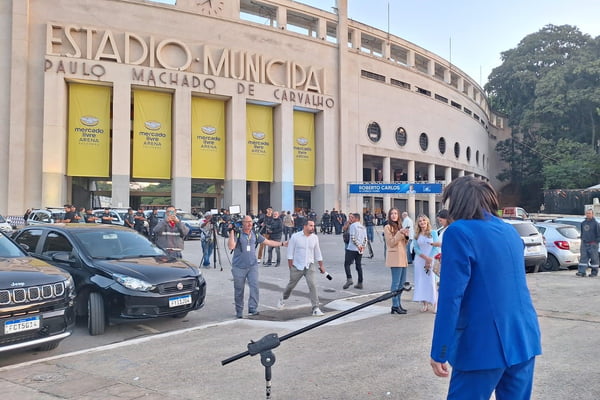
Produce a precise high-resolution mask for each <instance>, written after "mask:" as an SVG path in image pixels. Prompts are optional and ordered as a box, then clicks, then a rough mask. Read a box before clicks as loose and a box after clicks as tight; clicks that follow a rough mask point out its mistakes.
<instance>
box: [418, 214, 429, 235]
mask: <svg viewBox="0 0 600 400" xmlns="http://www.w3.org/2000/svg"><path fill="white" fill-rule="evenodd" d="M421 218H422V219H424V220H425V221H427V226H426V227H425V229H423V230H421V225H419V220H420V219H421ZM415 225H417V227H416V228H415V240H416V239H418V238H419V235H420V234H421V233H422V234H423V235H424V236H427V237H431V221H430V220H429V217H428V216H427V215H425V214H420V215H419V216H418V217H417V223H416V224H415Z"/></svg>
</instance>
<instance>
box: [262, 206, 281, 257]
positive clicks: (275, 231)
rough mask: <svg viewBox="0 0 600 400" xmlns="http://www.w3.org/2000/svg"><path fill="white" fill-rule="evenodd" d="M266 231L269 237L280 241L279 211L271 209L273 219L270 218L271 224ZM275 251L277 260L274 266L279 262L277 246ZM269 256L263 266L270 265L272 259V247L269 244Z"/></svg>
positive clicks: (279, 250)
mask: <svg viewBox="0 0 600 400" xmlns="http://www.w3.org/2000/svg"><path fill="white" fill-rule="evenodd" d="M267 233H268V234H269V239H271V240H273V241H281V236H282V234H283V219H281V218H280V217H279V211H273V219H272V220H271V225H270V226H269V227H267ZM275 251H276V252H277V262H276V263H275V266H276V267H279V264H280V263H281V249H280V248H279V247H275ZM268 254H269V258H268V260H267V262H266V263H265V266H266V267H268V266H270V265H271V264H272V263H271V260H272V259H273V247H271V246H269V253H268Z"/></svg>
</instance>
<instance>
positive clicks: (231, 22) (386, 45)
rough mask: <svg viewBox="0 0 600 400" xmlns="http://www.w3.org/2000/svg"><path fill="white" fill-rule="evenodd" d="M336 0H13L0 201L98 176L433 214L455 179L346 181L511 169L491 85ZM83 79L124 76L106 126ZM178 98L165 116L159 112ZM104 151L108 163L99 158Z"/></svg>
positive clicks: (202, 199)
mask: <svg viewBox="0 0 600 400" xmlns="http://www.w3.org/2000/svg"><path fill="white" fill-rule="evenodd" d="M332 6H335V7H334V8H333V11H334V12H327V11H324V10H319V9H316V8H313V7H310V6H306V5H303V4H300V3H297V2H294V1H291V0H227V1H224V0H205V1H199V0H177V1H176V2H175V4H163V3H157V2H153V1H149V0H102V1H98V0H53V1H47V0H7V1H3V2H0V55H1V58H0V82H2V83H3V84H2V85H0V129H1V132H0V174H1V177H0V213H3V214H9V215H19V214H22V212H23V210H24V209H25V208H27V207H46V206H60V205H62V204H64V203H75V204H77V205H80V206H84V207H90V206H94V205H95V204H92V203H93V202H94V198H95V197H94V196H98V195H99V194H102V195H104V196H107V197H108V198H110V199H111V200H110V201H111V204H112V206H114V207H122V206H128V205H137V204H135V203H139V199H140V198H141V196H143V195H147V194H148V193H147V192H145V191H144V189H143V188H146V187H147V186H148V185H149V184H152V183H156V182H167V183H170V184H171V186H170V187H171V189H170V192H168V193H164V195H165V196H168V197H170V202H171V203H173V204H174V205H176V206H177V207H180V208H183V209H188V210H189V209H190V208H192V207H198V208H203V209H211V208H221V207H227V206H229V205H240V207H241V211H242V213H247V212H257V211H258V210H259V209H263V208H266V207H267V206H272V207H274V208H275V209H281V210H292V209H294V208H296V207H310V208H313V209H314V210H315V211H317V213H322V212H323V211H324V210H325V209H331V208H336V209H338V210H339V209H342V210H343V211H361V210H362V209H363V208H370V209H372V210H377V209H382V210H386V211H387V209H389V207H391V206H397V207H399V208H401V209H403V210H408V211H409V212H410V214H411V215H413V216H414V215H415V214H417V213H420V212H423V213H425V214H429V215H430V216H433V214H434V213H435V211H436V209H438V208H439V207H440V205H439V195H436V194H427V193H417V194H410V193H396V194H394V193H392V194H376V193H366V194H364V193H363V194H359V195H354V194H350V193H349V190H348V184H349V183H359V182H382V183H395V182H403V183H421V182H425V183H434V182H439V183H448V182H450V181H451V180H452V179H454V178H456V177H458V176H462V175H465V174H471V175H474V176H476V177H480V178H481V179H486V180H490V181H491V182H492V183H493V184H494V185H496V184H497V182H496V181H495V175H496V174H497V171H498V170H499V168H500V161H499V160H498V157H497V155H496V153H495V150H494V148H495V145H496V143H497V141H499V140H502V139H504V138H506V137H507V135H508V133H509V132H508V128H507V121H506V119H505V117H503V116H500V115H497V114H495V113H494V112H493V111H492V110H491V109H490V106H489V103H488V101H487V99H486V97H485V95H484V93H483V90H482V88H481V87H479V85H478V84H477V83H476V82H475V81H474V80H473V79H472V78H470V77H469V76H467V75H466V74H465V73H464V72H462V71H461V70H460V69H459V68H457V67H456V66H454V65H452V64H451V63H449V62H448V61H447V60H445V59H443V58H442V57H439V56H437V55H436V54H433V53H431V52H428V51H427V50H425V49H423V48H421V47H419V46H418V45H415V44H413V43H410V42H407V41H405V40H403V39H402V38H399V37H396V36H394V35H390V34H388V33H386V32H383V31H381V30H378V29H375V28H373V27H370V26H367V25H364V24H361V23H359V22H356V21H353V20H350V19H349V18H348V15H347V0H338V1H337V2H335V3H334V1H333V0H332ZM81 87H83V88H92V89H97V88H108V89H109V90H108V92H107V93H108V95H107V96H108V97H107V99H108V100H107V101H108V103H107V104H106V105H105V106H101V105H99V106H98V107H99V110H100V109H102V110H106V111H107V114H106V115H107V117H106V118H105V121H104V123H105V124H106V125H104V126H105V127H106V128H104V129H100V128H98V127H94V126H95V125H94V124H97V123H98V120H99V118H98V117H97V116H94V115H95V114H94V115H91V114H90V111H89V108H88V109H87V111H85V112H84V111H78V110H79V109H78V108H77V105H76V104H75V103H76V102H77V101H76V98H77V91H76V89H77V88H81ZM94 93H95V92H94ZM148 93H150V94H151V95H153V94H165V95H166V96H167V98H166V103H165V104H166V106H163V109H162V110H161V109H159V110H155V111H152V110H151V109H150V108H151V107H156V104H158V103H159V101H158V100H157V99H158V97H151V98H150V99H149V100H143V97H142V96H141V94H148ZM138 94H140V96H138ZM91 98H92V99H93V100H94V101H93V102H96V101H97V100H98V96H97V95H95V94H91ZM84 99H85V97H84ZM197 99H205V100H210V101H213V103H214V104H216V105H217V106H219V107H222V109H223V114H222V121H221V122H214V123H209V122H203V121H204V120H203V118H205V119H206V118H209V119H210V118H213V117H215V113H214V112H212V111H208V110H210V109H209V108H202V107H205V106H204V105H198V106H196V105H195V104H196V100H197ZM83 103H85V104H83V105H81V107H83V108H84V109H86V107H88V106H89V104H87V103H88V102H85V101H83ZM213 103H211V104H213ZM140 107H141V108H140ZM143 107H147V109H144V108H143ZM196 107H198V108H196ZM167 109H168V110H167ZM102 110H100V111H98V113H99V114H98V115H100V114H101V111H102ZM197 110H199V111H197ZM265 110H266V112H265ZM162 111H166V112H167V114H168V115H166V116H165V117H164V118H165V119H164V121H167V122H166V123H164V122H163V123H162V124H161V123H159V122H157V121H156V118H158V117H152V115H151V114H152V113H153V112H154V113H159V114H160V113H161V112H162ZM78 112H80V114H77V113H78ZM86 112H87V114H86ZM91 112H92V113H93V112H95V111H94V110H93V109H92V111H91ZM82 113H83V114H82ZM144 113H146V114H147V113H150V117H147V118H146V115H144V118H146V119H145V120H143V118H142V116H141V115H142V114H144ZM197 113H200V114H202V115H200V116H199V117H198V116H197V115H196V114H197ZM257 113H258V114H257ZM257 115H266V116H267V117H268V118H267V120H266V122H265V121H263V122H257V121H258V120H259V119H260V118H258V117H256V116H257ZM74 117H75V119H73V118H74ZM255 117H256V118H258V119H256V118H255ZM306 117H308V118H306ZM77 118H79V120H77ZM153 118H154V119H153ZM261 118H262V117H261ZM301 119H302V120H303V121H304V122H303V123H301V124H300V123H299V121H300V120H301ZM78 121H80V122H81V124H83V125H77V124H79V123H80V122H78ZM255 123H257V124H262V123H264V124H266V125H261V126H263V127H264V126H267V127H266V128H264V129H262V130H261V129H259V128H256V127H255V126H254V125H253V124H255ZM140 124H142V125H140ZM144 124H145V128H144V127H143V125H144ZM78 126H79V127H78ZM86 126H87V128H86ZM139 126H142V128H139ZM82 127H83V128H82ZM153 129H155V130H153ZM156 129H158V131H156ZM160 129H165V131H164V133H163V132H162V131H161V130H160ZM199 129H200V130H201V131H202V132H204V133H199V132H200V130H199ZM219 131H222V132H221V134H222V136H220V138H219V139H217V140H215V139H214V138H212V137H210V136H209V135H214V134H215V132H217V135H218V134H219V133H218V132H219ZM299 131H302V132H300V133H299ZM157 132H158V133H157ZM74 138H75V139H74ZM140 138H141V139H140ZM73 140H75V141H73ZM139 140H142V142H138V141H139ZM94 146H95V147H94ZM156 147H159V148H160V151H155V150H156V149H155V148H156ZM207 151H212V153H210V154H209V153H207ZM77 155H79V159H77ZM96 156H100V158H99V159H98V160H96ZM212 157H216V158H212ZM256 157H258V158H256ZM261 157H262V158H261ZM202 160H205V161H206V160H213V161H210V163H209V164H210V165H208V164H205V165H204V166H203V165H202V164H201V162H202ZM215 160H216V161H215ZM206 162H208V161H206ZM138 163H139V164H138ZM86 164H87V165H86ZM91 164H93V165H102V166H103V168H104V169H103V170H104V171H105V172H102V173H96V172H83V171H84V170H87V169H86V167H89V166H90V165H91ZM159 164H160V165H162V166H159ZM221 164H222V171H223V172H222V173H216V175H212V176H211V175H210V174H208V173H207V174H204V173H203V171H204V170H207V171H208V170H209V169H211V168H212V167H213V166H215V165H221ZM259 164H260V165H259ZM154 167H156V168H158V170H159V171H158V173H150V172H149V171H150V170H152V169H153V168H154ZM101 170H102V169H101ZM94 174H97V175H94ZM107 187H108V188H109V189H106V188H107ZM100 188H103V189H100ZM139 188H141V189H139Z"/></svg>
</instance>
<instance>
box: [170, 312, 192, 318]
mask: <svg viewBox="0 0 600 400" xmlns="http://www.w3.org/2000/svg"><path fill="white" fill-rule="evenodd" d="M186 315H188V311H186V312H180V313H179V314H173V315H171V317H172V318H185V316H186Z"/></svg>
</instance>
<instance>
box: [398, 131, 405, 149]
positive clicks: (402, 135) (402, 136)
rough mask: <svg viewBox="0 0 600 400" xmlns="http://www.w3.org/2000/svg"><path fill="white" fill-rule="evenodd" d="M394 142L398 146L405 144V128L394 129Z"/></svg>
mask: <svg viewBox="0 0 600 400" xmlns="http://www.w3.org/2000/svg"><path fill="white" fill-rule="evenodd" d="M396 143H398V145H399V146H405V145H406V130H405V129H404V128H398V129H396Z"/></svg>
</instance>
